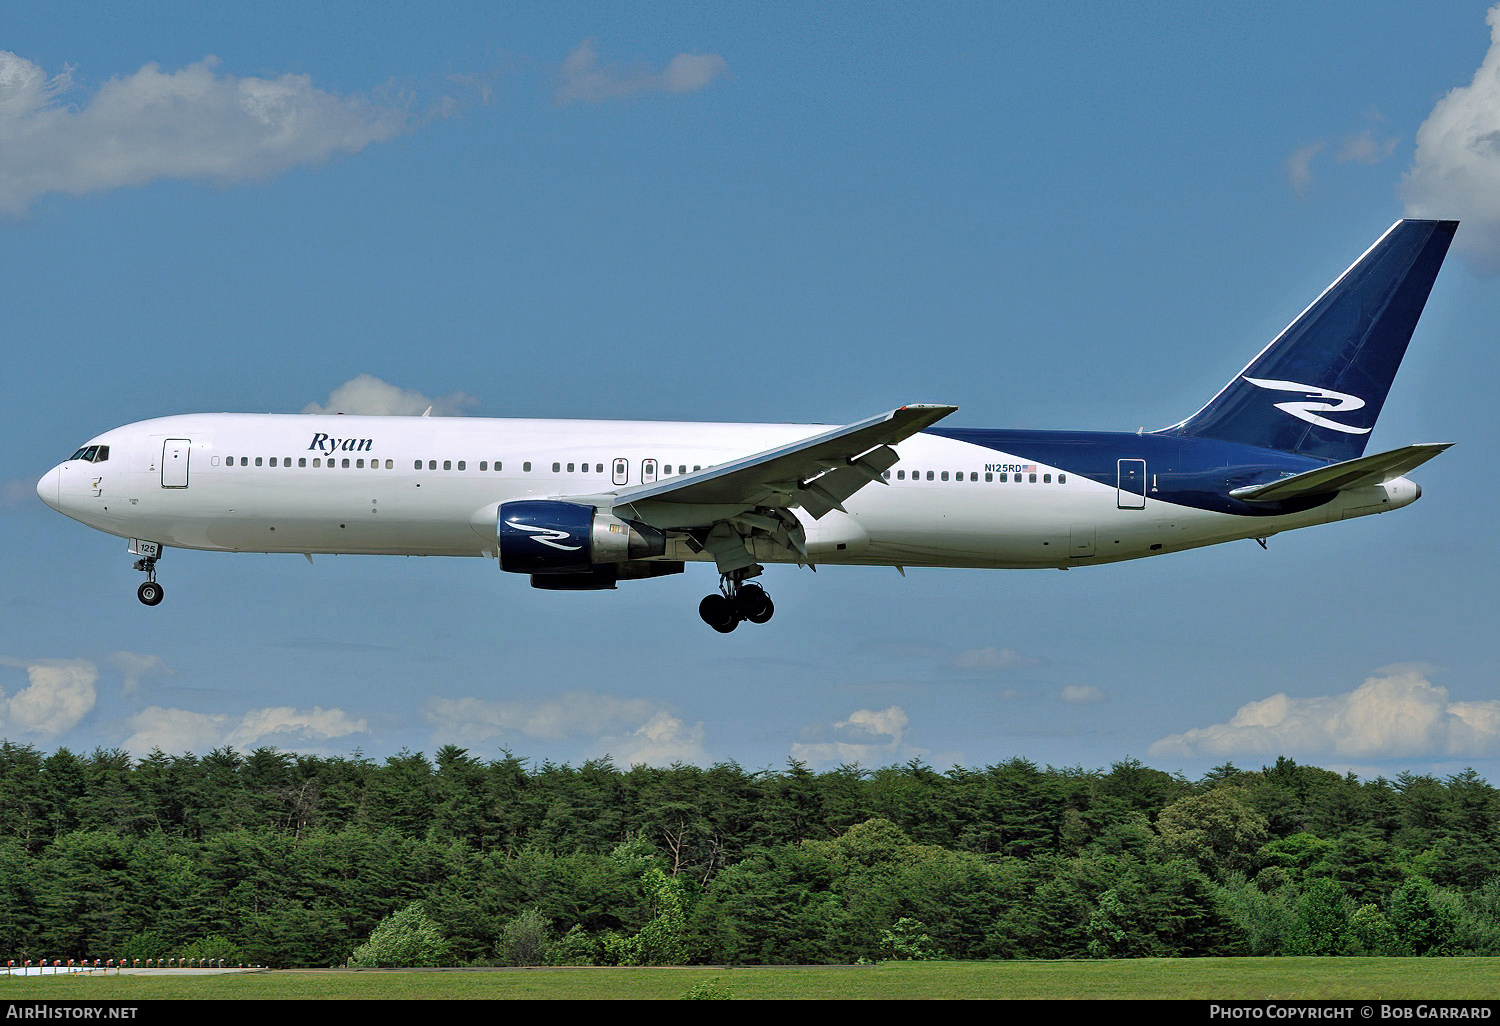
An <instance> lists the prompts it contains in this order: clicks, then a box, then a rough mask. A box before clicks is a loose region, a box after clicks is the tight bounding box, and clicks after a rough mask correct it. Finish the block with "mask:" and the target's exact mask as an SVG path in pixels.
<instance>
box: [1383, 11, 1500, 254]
mask: <svg viewBox="0 0 1500 1026" xmlns="http://www.w3.org/2000/svg"><path fill="white" fill-rule="evenodd" d="M1485 21H1486V22H1487V23H1488V24H1489V26H1490V48H1489V50H1488V51H1487V52H1486V53H1485V55H1484V60H1483V62H1482V63H1481V64H1480V66H1479V70H1478V71H1476V72H1475V73H1474V79H1473V81H1471V82H1470V83H1469V84H1468V85H1467V86H1460V87H1458V88H1456V89H1453V90H1451V91H1450V92H1449V93H1448V95H1447V96H1445V97H1443V98H1442V99H1441V100H1439V101H1438V103H1437V105H1436V106H1435V107H1433V108H1432V113H1431V114H1429V115H1428V116H1427V120H1426V121H1424V122H1422V127H1421V128H1419V129H1417V154H1416V159H1415V161H1414V162H1413V164H1412V167H1411V170H1410V171H1408V172H1407V173H1406V175H1405V176H1404V177H1403V178H1402V181H1401V194H1402V198H1403V199H1404V200H1405V201H1406V214H1407V216H1408V217H1435V218H1458V219H1459V220H1462V221H1463V222H1464V224H1463V227H1462V229H1460V231H1459V233H1458V236H1457V238H1456V239H1455V240H1454V244H1453V245H1454V249H1455V251H1457V252H1459V253H1462V254H1463V255H1464V256H1465V257H1467V258H1468V259H1469V260H1470V262H1471V263H1472V264H1473V266H1474V267H1475V268H1476V269H1477V270H1479V271H1481V272H1482V273H1486V274H1500V5H1496V6H1494V7H1491V8H1490V10H1489V13H1488V14H1487V15H1486V17H1485Z"/></svg>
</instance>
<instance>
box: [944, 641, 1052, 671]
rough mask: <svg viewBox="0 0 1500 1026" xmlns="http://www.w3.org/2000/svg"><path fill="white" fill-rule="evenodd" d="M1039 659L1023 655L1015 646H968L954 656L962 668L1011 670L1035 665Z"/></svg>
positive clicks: (954, 660)
mask: <svg viewBox="0 0 1500 1026" xmlns="http://www.w3.org/2000/svg"><path fill="white" fill-rule="evenodd" d="M1037 662H1038V660H1036V659H1033V658H1031V657H1030V656H1023V655H1021V653H1019V652H1017V651H1016V650H1015V649H1013V648H996V647H995V646H993V645H990V646H988V647H985V648H966V649H964V650H963V651H962V652H960V653H959V654H958V655H956V656H954V657H953V665H954V666H955V667H957V668H958V669H960V670H1011V669H1014V668H1016V667H1017V666H1035V665H1036V664H1037Z"/></svg>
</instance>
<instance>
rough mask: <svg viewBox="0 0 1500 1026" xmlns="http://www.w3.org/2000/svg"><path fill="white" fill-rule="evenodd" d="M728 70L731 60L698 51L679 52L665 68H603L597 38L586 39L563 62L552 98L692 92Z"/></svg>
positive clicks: (592, 100)
mask: <svg viewBox="0 0 1500 1026" xmlns="http://www.w3.org/2000/svg"><path fill="white" fill-rule="evenodd" d="M728 69H729V62H728V61H726V60H724V58H723V57H720V56H718V55H717V54H697V53H680V54H678V55H677V56H676V57H673V58H672V60H671V61H670V62H669V63H668V64H667V67H666V69H665V70H664V71H650V70H646V69H643V68H634V69H633V68H624V67H621V66H620V65H618V64H610V65H605V66H602V67H601V66H600V64H599V58H598V55H597V54H595V53H594V41H593V40H592V39H585V40H584V41H583V42H581V43H579V44H578V46H577V48H575V49H574V50H573V52H572V53H570V54H568V58H567V60H565V61H563V66H562V70H561V71H560V72H559V73H558V80H557V91H556V92H555V93H554V94H553V98H554V99H555V100H556V102H557V103H559V104H568V103H578V102H584V103H601V102H603V101H605V100H618V99H623V98H625V97H627V96H636V95H639V94H642V93H693V92H697V91H698V90H699V89H702V88H704V87H705V86H707V85H708V84H709V83H710V82H712V81H713V80H714V79H715V78H718V77H719V76H720V75H722V74H723V73H724V72H725V71H727V70H728Z"/></svg>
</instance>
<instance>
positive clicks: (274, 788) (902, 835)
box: [0, 741, 1500, 966]
mask: <svg viewBox="0 0 1500 1026" xmlns="http://www.w3.org/2000/svg"><path fill="white" fill-rule="evenodd" d="M0 885H3V886H0V958H15V959H21V958H33V959H35V958H43V957H45V958H69V957H73V958H90V959H92V958H96V957H97V958H122V957H125V958H130V957H140V958H147V957H150V958H164V957H212V958H228V959H231V960H234V961H248V962H255V963H260V964H267V965H281V966H293V965H297V966H314V965H341V964H345V963H346V962H348V961H349V960H350V959H351V958H353V957H355V956H356V951H358V952H359V956H358V957H360V958H368V959H374V960H376V961H379V959H380V958H381V957H384V956H381V955H379V953H378V952H379V951H380V950H382V945H394V947H392V948H391V950H400V951H401V952H402V954H401V955H400V956H399V957H401V958H403V959H408V960H410V959H413V958H417V957H419V956H417V955H413V954H411V952H413V951H418V950H420V951H422V952H424V953H423V954H421V955H420V958H421V959H422V960H425V961H428V962H430V963H432V964H436V963H438V962H441V963H443V964H475V965H484V964H543V963H549V962H550V963H554V964H647V963H662V962H704V963H739V964H766V963H843V962H854V961H858V960H861V959H880V958H896V957H907V958H916V957H941V958H960V959H983V958H1063V957H1069V958H1077V957H1133V956H1146V955H1152V956H1196V955H1235V954H1255V955H1277V954H1388V955H1445V954H1476V955H1500V794H1497V791H1496V789H1495V788H1493V787H1491V786H1490V785H1489V784H1488V783H1486V782H1485V781H1484V780H1482V779H1481V778H1480V777H1479V776H1478V775H1477V774H1476V773H1474V772H1473V771H1472V770H1466V771H1464V772H1462V773H1458V774H1455V775H1453V776H1449V777H1446V778H1438V777H1434V776H1429V775H1421V774H1410V773H1403V774H1401V775H1399V776H1397V777H1396V778H1395V779H1386V778H1383V777H1382V778H1376V779H1373V780H1361V779H1359V778H1357V777H1356V776H1355V775H1353V774H1347V775H1340V774H1337V773H1333V772H1330V771H1328V770H1323V769H1319V768H1316V767H1312V766H1305V765H1299V764H1297V763H1296V762H1294V761H1293V760H1290V759H1286V758H1281V759H1278V760H1277V761H1276V762H1275V764H1274V765H1270V766H1264V767H1262V768H1261V769H1259V770H1242V769H1239V768H1237V767H1235V766H1234V765H1232V764H1229V763H1226V764H1225V765H1223V766H1220V767H1217V768H1215V769H1214V770H1212V771H1210V772H1209V773H1208V774H1206V775H1205V776H1204V777H1203V778H1202V779H1200V780H1196V781H1194V780H1188V779H1186V778H1184V777H1183V776H1181V775H1178V774H1168V773H1165V772H1162V771H1161V770H1156V769H1152V768H1150V767H1148V766H1145V765H1143V764H1141V763H1140V762H1138V761H1135V760H1124V761H1121V762H1117V763H1115V764H1114V765H1112V766H1110V767H1109V768H1108V769H1107V770H1103V769H1095V770H1085V769H1083V768H1081V767H1072V768H1066V767H1065V768H1055V767H1050V766H1048V767H1041V766H1038V765H1036V764H1035V763H1032V762H1030V761H1028V760H1025V759H1020V758H1015V759H1011V760H1008V761H1005V762H1001V763H997V764H995V765H992V766H987V767H984V768H962V767H954V768H953V769H950V770H948V771H946V772H939V771H937V770H935V769H934V768H933V767H931V766H928V765H926V764H925V763H923V762H922V761H920V760H912V761H910V762H907V763H905V764H902V765H895V766H886V767H881V768H877V769H866V768H863V767H860V766H857V765H845V766H840V767H837V768H836V769H832V770H828V771H824V772H813V771H812V770H810V769H809V768H808V767H807V766H805V765H803V764H801V763H798V762H789V763H788V764H787V765H786V766H785V767H784V768H781V769H778V770H746V769H744V768H742V767H740V766H738V765H737V764H735V763H732V762H731V763H719V764H715V765H713V766H709V767H697V766H690V765H673V766H670V767H647V766H633V767H630V768H628V769H626V768H621V767H617V766H615V765H614V764H613V763H612V762H611V761H610V760H609V759H598V760H591V761H589V762H585V763H583V764H582V765H581V766H578V767H573V766H570V765H566V764H564V765H558V764H555V763H551V762H542V763H540V764H533V763H531V762H529V761H528V760H526V759H523V758H518V757H516V756H514V755H512V754H510V753H508V752H502V753H500V755H499V757H498V758H493V759H483V758H480V757H476V756H474V755H471V754H470V753H469V752H468V751H466V750H464V749H462V748H458V747H456V746H452V745H449V746H445V747H443V748H441V749H440V750H439V751H438V752H437V753H436V755H435V757H434V758H433V759H431V760H429V759H428V758H427V757H426V756H425V755H423V754H421V753H413V752H409V751H402V752H400V753H398V754H396V755H393V756H390V757H389V758H386V759H384V760H380V761H376V760H374V759H370V758H368V757H366V756H364V755H363V754H362V753H360V752H357V751H356V752H355V753H353V754H350V755H346V756H331V757H330V756H316V755H300V754H294V753H289V752H283V751H279V750H277V749H274V748H257V749H254V750H252V751H250V752H248V753H240V752H236V751H234V750H233V749H230V748H223V749H217V750H214V751H212V752H209V753H208V754H207V755H203V756H196V755H193V754H182V755H168V754H166V753H163V752H161V751H159V750H158V751H153V752H152V753H151V754H150V755H149V756H146V757H145V758H142V759H134V758H132V757H131V756H129V755H128V754H127V753H125V752H122V751H119V750H106V749H96V750H95V751H93V752H92V753H88V754H80V753H75V752H72V751H70V750H68V749H66V748H62V749H58V750H57V751H55V752H52V753H50V754H45V753H43V752H41V751H39V750H37V749H36V748H35V747H33V746H30V745H25V744H18V743H14V742H10V741H0ZM402 938H404V940H403V941H402V942H403V943H407V946H406V947H404V948H403V947H401V946H400V944H398V943H397V940H398V939H402ZM413 938H421V943H420V944H418V945H417V946H416V947H412V946H411V943H410V942H411V941H412V939H413ZM391 957H395V956H391Z"/></svg>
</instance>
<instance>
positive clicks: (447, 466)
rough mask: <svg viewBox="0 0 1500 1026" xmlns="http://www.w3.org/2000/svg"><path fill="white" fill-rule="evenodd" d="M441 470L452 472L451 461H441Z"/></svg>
mask: <svg viewBox="0 0 1500 1026" xmlns="http://www.w3.org/2000/svg"><path fill="white" fill-rule="evenodd" d="M443 469H444V470H452V469H453V461H452V460H444V461H443Z"/></svg>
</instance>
